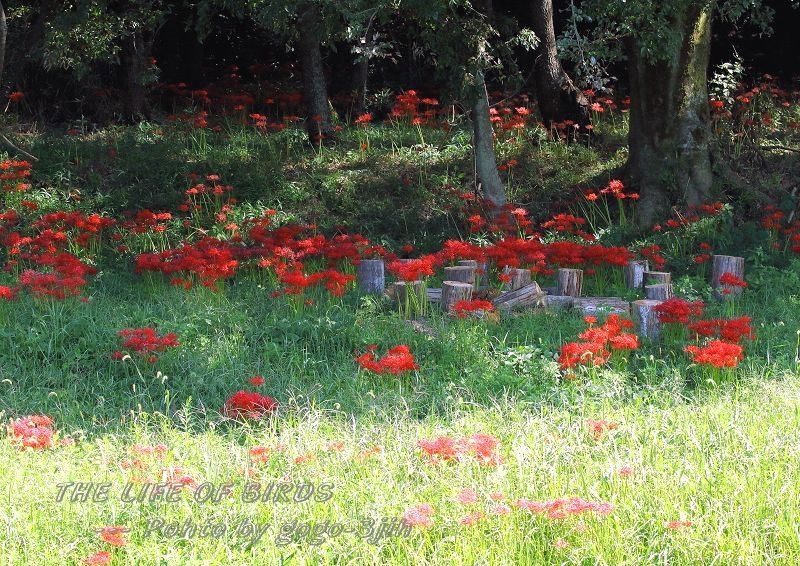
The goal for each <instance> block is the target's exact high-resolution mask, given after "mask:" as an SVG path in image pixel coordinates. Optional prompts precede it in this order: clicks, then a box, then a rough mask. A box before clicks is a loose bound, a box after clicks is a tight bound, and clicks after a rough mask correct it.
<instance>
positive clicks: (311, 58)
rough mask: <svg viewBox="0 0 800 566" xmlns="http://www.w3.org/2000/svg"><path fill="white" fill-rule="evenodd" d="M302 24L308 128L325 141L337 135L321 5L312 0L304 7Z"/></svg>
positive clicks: (318, 140) (313, 138)
mask: <svg viewBox="0 0 800 566" xmlns="http://www.w3.org/2000/svg"><path fill="white" fill-rule="evenodd" d="M297 24H298V30H297V31H298V34H299V40H298V47H299V49H300V57H301V59H302V65H303V96H304V98H305V101H306V108H307V112H308V117H307V118H306V129H307V131H308V135H309V137H310V138H311V141H312V142H314V143H322V142H323V141H324V140H325V139H329V138H331V137H332V136H333V126H332V125H331V112H330V106H329V103H328V88H327V85H326V83H325V73H324V71H323V68H322V51H321V49H320V35H321V29H320V28H321V25H322V24H321V22H320V16H319V9H318V7H317V6H316V4H315V3H314V2H309V3H307V4H306V5H305V6H303V8H302V9H301V12H300V16H299V18H298V21H297Z"/></svg>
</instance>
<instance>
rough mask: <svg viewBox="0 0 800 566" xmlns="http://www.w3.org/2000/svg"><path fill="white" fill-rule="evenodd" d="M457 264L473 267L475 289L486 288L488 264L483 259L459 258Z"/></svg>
mask: <svg viewBox="0 0 800 566" xmlns="http://www.w3.org/2000/svg"><path fill="white" fill-rule="evenodd" d="M458 265H459V266H462V267H472V268H473V269H475V283H474V285H475V287H476V289H486V288H487V287H488V286H489V264H488V263H487V262H485V261H477V260H475V259H461V260H459V261H458Z"/></svg>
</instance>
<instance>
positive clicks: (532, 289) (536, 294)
mask: <svg viewBox="0 0 800 566" xmlns="http://www.w3.org/2000/svg"><path fill="white" fill-rule="evenodd" d="M529 273H530V272H529ZM544 299H545V292H544V291H542V289H541V288H540V287H539V284H538V283H536V282H535V281H534V282H533V283H531V284H529V285H526V286H524V287H520V288H519V289H515V290H513V291H508V292H507V293H503V294H502V295H500V296H499V297H497V298H496V299H495V300H494V301H492V304H493V305H494V306H495V308H496V309H498V310H513V309H519V308H526V307H540V306H544Z"/></svg>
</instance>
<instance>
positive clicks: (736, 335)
mask: <svg viewBox="0 0 800 566" xmlns="http://www.w3.org/2000/svg"><path fill="white" fill-rule="evenodd" d="M689 330H691V331H692V332H694V333H695V334H697V335H698V336H707V337H719V338H722V339H723V340H726V341H728V342H741V340H742V339H743V338H748V339H750V340H752V339H753V338H754V337H755V335H754V334H753V329H752V327H751V326H750V317H749V316H741V317H739V318H732V319H724V318H713V319H710V320H699V321H697V322H695V323H692V324H690V325H689Z"/></svg>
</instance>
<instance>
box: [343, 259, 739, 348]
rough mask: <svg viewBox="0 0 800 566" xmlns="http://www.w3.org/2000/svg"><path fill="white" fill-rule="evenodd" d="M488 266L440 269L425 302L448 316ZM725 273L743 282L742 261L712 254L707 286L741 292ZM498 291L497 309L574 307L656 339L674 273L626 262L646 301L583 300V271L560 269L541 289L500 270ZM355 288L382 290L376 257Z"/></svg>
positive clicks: (522, 274) (366, 263)
mask: <svg viewBox="0 0 800 566" xmlns="http://www.w3.org/2000/svg"><path fill="white" fill-rule="evenodd" d="M487 271H488V269H487V264H485V263H484V264H479V263H478V262H477V261H475V260H462V261H459V262H458V265H455V266H451V267H445V268H444V279H443V282H442V287H441V289H427V290H426V293H427V300H429V301H430V302H431V303H438V304H439V306H440V308H441V310H442V311H444V312H446V313H447V312H451V310H452V308H453V305H455V304H456V303H457V302H458V301H462V300H470V299H471V298H472V296H473V292H476V291H481V290H484V289H486V288H487V287H488V277H487ZM724 273H732V274H733V275H735V276H736V277H738V278H740V279H743V278H744V258H741V257H734V256H723V255H715V256H714V258H713V265H712V275H711V285H712V288H713V289H714V293H715V295H716V296H717V297H719V298H722V297H723V296H725V295H727V294H730V293H737V292H741V289H740V288H728V287H727V286H725V285H723V284H721V283H720V278H721V277H722V275H723V274H724ZM503 275H504V277H503V279H504V283H503V288H502V291H503V292H502V293H501V294H500V295H499V296H497V297H496V298H495V299H494V300H493V301H492V304H493V305H494V307H495V308H496V309H497V310H501V311H510V310H514V309H519V308H535V307H544V308H574V309H578V310H580V311H581V312H582V313H583V314H584V315H595V314H599V313H602V312H606V313H611V312H614V313H619V314H626V315H628V316H630V317H632V318H633V320H634V322H635V324H636V327H637V329H638V332H639V334H640V335H641V336H644V337H648V338H652V339H654V338H657V337H658V335H659V333H660V324H659V321H658V317H657V316H656V315H655V312H654V311H653V307H655V306H656V305H658V304H660V303H661V302H663V301H666V300H667V299H670V298H672V297H673V292H672V275H671V274H670V273H667V272H663V271H650V265H649V262H648V261H647V260H635V261H630V262H628V264H627V265H626V266H625V267H624V277H625V286H626V287H627V288H629V289H636V290H643V291H644V295H645V298H644V299H641V300H636V301H626V300H624V299H622V298H621V297H583V296H582V292H583V270H581V269H566V268H561V269H559V270H558V272H557V274H556V286H555V287H553V288H548V289H544V290H543V289H542V288H541V287H539V284H538V283H536V282H535V281H533V280H532V278H531V272H530V270H528V269H514V268H509V267H506V268H505V269H504V270H503ZM358 285H359V288H360V289H361V291H362V292H363V293H373V294H383V293H384V292H385V288H386V284H385V272H384V262H383V260H380V259H365V260H362V261H361V262H360V263H359V265H358ZM409 289H413V291H412V292H414V293H417V294H421V293H422V289H424V285H423V283H422V281H414V282H409V283H407V282H402V281H401V282H398V283H394V286H393V288H392V290H391V292H390V295H391V296H393V297H394V298H395V299H397V300H402V299H403V298H404V297H405V296H406V293H408V292H409Z"/></svg>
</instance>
